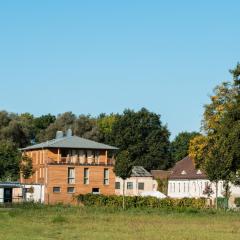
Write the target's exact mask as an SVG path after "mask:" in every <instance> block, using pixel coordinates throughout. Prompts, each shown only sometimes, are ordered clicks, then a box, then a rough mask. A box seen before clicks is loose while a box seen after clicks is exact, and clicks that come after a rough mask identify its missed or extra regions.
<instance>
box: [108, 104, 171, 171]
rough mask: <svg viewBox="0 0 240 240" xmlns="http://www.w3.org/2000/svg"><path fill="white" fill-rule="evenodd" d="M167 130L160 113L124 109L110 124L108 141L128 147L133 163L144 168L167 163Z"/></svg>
mask: <svg viewBox="0 0 240 240" xmlns="http://www.w3.org/2000/svg"><path fill="white" fill-rule="evenodd" d="M169 135H170V134H169V131H168V129H167V127H166V126H163V125H162V123H161V121H160V116H159V115H157V114H155V113H152V112H149V111H148V110H147V109H145V108H142V109H141V110H140V111H138V112H134V111H132V110H125V111H124V112H123V114H122V115H118V116H117V120H116V121H115V123H114V124H113V127H112V142H111V144H112V145H114V146H117V147H119V148H120V152H121V151H125V150H127V151H128V152H129V156H130V159H131V161H132V162H133V165H135V166H143V167H144V168H146V169H147V170H151V169H166V168H167V167H168V166H169V159H170V142H169Z"/></svg>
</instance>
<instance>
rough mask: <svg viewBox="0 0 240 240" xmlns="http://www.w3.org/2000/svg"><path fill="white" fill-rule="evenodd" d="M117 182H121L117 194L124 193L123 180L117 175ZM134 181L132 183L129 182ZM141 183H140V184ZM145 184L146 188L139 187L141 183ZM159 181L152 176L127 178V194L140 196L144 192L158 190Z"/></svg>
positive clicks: (116, 190)
mask: <svg viewBox="0 0 240 240" xmlns="http://www.w3.org/2000/svg"><path fill="white" fill-rule="evenodd" d="M115 182H116V183H117V182H118V183H120V189H115V194H116V195H122V194H123V180H122V179H121V178H119V177H116V180H115ZM128 183H132V184H128ZM139 183H140V184H139ZM142 183H143V185H144V189H139V186H140V185H142ZM128 185H132V189H128ZM157 186H158V184H157V181H156V180H154V179H153V178H152V177H131V178H128V179H126V180H125V195H126V196H139V195H140V194H141V193H142V192H150V191H156V190H157Z"/></svg>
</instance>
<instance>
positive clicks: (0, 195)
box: [0, 188, 4, 203]
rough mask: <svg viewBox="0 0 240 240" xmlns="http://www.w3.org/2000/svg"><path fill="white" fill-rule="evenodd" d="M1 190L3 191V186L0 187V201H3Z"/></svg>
mask: <svg viewBox="0 0 240 240" xmlns="http://www.w3.org/2000/svg"><path fill="white" fill-rule="evenodd" d="M3 192H4V188H0V203H3V201H4V199H3Z"/></svg>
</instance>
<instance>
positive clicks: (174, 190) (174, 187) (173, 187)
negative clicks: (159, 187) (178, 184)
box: [173, 183, 175, 192]
mask: <svg viewBox="0 0 240 240" xmlns="http://www.w3.org/2000/svg"><path fill="white" fill-rule="evenodd" d="M173 192H175V183H173Z"/></svg>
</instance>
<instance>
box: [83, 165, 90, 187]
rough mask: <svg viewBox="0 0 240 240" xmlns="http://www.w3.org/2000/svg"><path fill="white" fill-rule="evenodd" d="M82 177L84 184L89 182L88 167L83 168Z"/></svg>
mask: <svg viewBox="0 0 240 240" xmlns="http://www.w3.org/2000/svg"><path fill="white" fill-rule="evenodd" d="M83 175H84V178H83V182H84V184H89V169H88V168H84V174H83Z"/></svg>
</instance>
